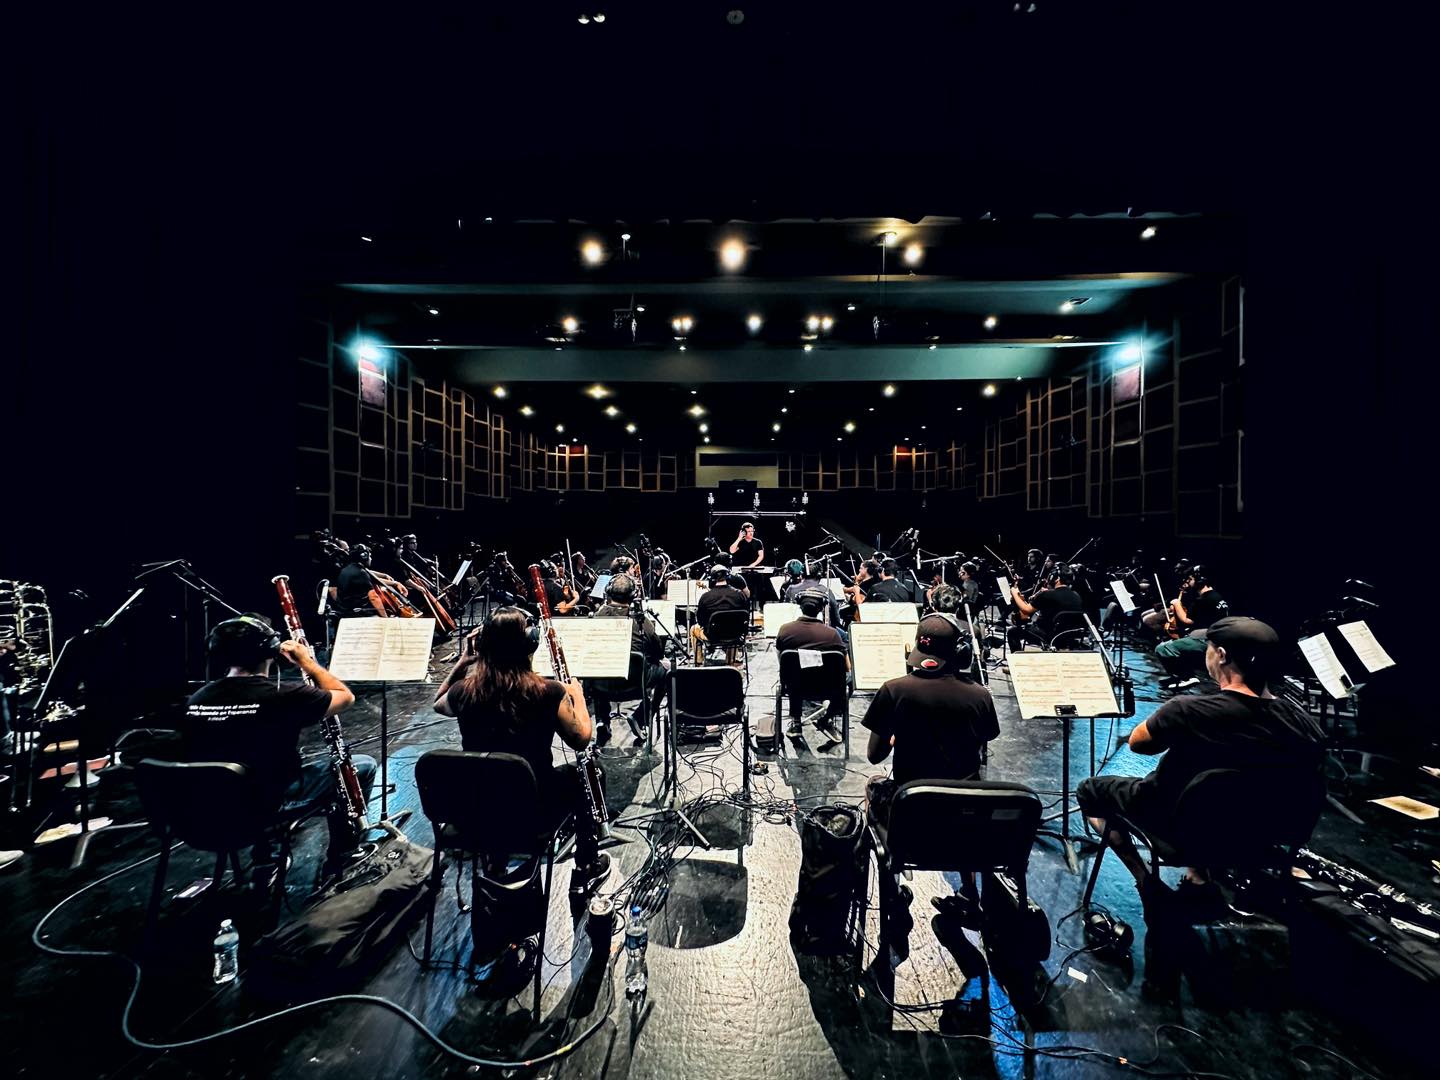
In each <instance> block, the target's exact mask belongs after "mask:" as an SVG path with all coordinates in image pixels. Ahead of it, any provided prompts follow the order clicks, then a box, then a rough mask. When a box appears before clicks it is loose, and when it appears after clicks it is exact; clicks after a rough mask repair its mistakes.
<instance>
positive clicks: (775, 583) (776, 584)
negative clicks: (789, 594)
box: [770, 574, 785, 598]
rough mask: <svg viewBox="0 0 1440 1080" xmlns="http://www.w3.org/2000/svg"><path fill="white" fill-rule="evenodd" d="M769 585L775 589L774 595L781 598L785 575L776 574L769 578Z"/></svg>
mask: <svg viewBox="0 0 1440 1080" xmlns="http://www.w3.org/2000/svg"><path fill="white" fill-rule="evenodd" d="M770 587H771V588H772V589H774V590H775V595H776V596H779V597H781V598H783V597H784V596H785V575H784V574H777V575H775V576H774V577H772V578H771V579H770Z"/></svg>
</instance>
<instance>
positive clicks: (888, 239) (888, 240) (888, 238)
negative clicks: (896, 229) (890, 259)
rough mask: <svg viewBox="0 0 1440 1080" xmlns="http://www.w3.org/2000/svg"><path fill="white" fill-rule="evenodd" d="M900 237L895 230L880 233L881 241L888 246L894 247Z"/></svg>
mask: <svg viewBox="0 0 1440 1080" xmlns="http://www.w3.org/2000/svg"><path fill="white" fill-rule="evenodd" d="M898 239H900V238H899V237H898V236H896V235H895V234H894V233H893V232H883V233H881V234H880V243H882V244H884V245H885V246H886V247H894V246H895V241H896V240H898Z"/></svg>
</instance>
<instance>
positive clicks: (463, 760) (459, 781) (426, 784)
mask: <svg viewBox="0 0 1440 1080" xmlns="http://www.w3.org/2000/svg"><path fill="white" fill-rule="evenodd" d="M415 785H416V787H417V788H418V789H419V792H420V805H421V807H422V808H423V809H424V811H425V816H426V817H428V818H429V819H430V822H431V824H432V825H433V826H434V827H435V861H434V864H433V867H432V869H431V873H430V907H429V910H428V911H427V912H426V915H425V955H424V959H423V961H422V963H423V964H424V965H425V966H427V967H428V966H429V965H430V955H431V948H432V944H433V938H434V931H435V904H436V901H437V900H438V898H439V895H440V889H441V887H442V885H443V884H444V877H445V861H444V860H445V853H446V852H455V853H458V854H459V855H460V862H459V864H458V866H463V865H464V863H465V856H466V855H469V856H471V858H470V865H471V876H472V879H475V880H479V881H481V882H483V883H484V884H485V885H486V886H487V887H488V888H490V889H492V890H494V891H495V893H496V894H497V895H501V896H510V897H513V898H514V899H515V902H516V903H517V904H518V903H520V902H522V898H523V896H524V893H525V891H526V890H527V889H529V888H530V887H531V886H532V885H534V884H535V882H536V881H537V880H539V878H540V872H541V870H542V868H543V870H544V872H545V875H544V882H543V884H542V886H541V890H540V891H541V897H542V898H543V899H542V902H543V905H544V911H545V915H544V918H542V920H541V922H540V930H539V943H538V945H537V949H536V954H535V1005H534V1008H533V1010H532V1011H533V1013H534V1016H535V1018H536V1019H537V1020H538V1019H539V1016H540V992H541V986H540V977H541V969H542V968H543V967H544V959H545V930H546V926H547V924H548V922H549V912H550V886H551V883H552V879H553V877H554V869H555V839H556V835H557V833H558V827H557V829H556V830H553V831H552V830H550V829H548V828H546V827H545V824H543V823H545V822H546V810H545V807H544V805H543V804H542V802H541V799H540V788H539V785H538V784H537V783H536V780H535V772H534V770H533V769H531V767H530V763H529V762H528V761H526V760H525V759H524V758H522V757H519V756H518V755H515V754H488V753H476V752H473V751H465V750H430V751H428V752H427V753H425V754H423V755H421V757H420V760H418V761H417V762H416V763H415ZM562 824H563V823H562ZM515 856H520V857H521V860H522V861H521V864H520V866H519V867H518V868H517V869H515V870H513V871H508V870H507V867H508V865H509V863H510V862H511V860H512V859H513V858H514V857H515ZM477 864H481V865H484V867H485V871H486V872H485V873H481V872H480V869H479V865H477ZM458 866H457V873H458V872H459V869H458ZM491 874H493V875H494V876H490V875H491ZM456 887H457V889H458V887H459V884H458V882H457V884H456Z"/></svg>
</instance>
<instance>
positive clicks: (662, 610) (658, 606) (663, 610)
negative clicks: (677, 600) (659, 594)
mask: <svg viewBox="0 0 1440 1080" xmlns="http://www.w3.org/2000/svg"><path fill="white" fill-rule="evenodd" d="M645 610H646V611H648V612H649V613H650V614H651V615H653V616H654V619H653V622H654V623H655V632H656V633H657V634H659V635H660V636H661V637H669V636H670V631H672V630H674V629H675V604H674V602H673V601H670V600H646V601H645ZM677 633H678V631H677Z"/></svg>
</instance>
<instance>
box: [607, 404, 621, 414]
mask: <svg viewBox="0 0 1440 1080" xmlns="http://www.w3.org/2000/svg"><path fill="white" fill-rule="evenodd" d="M605 415H606V416H619V415H620V410H619V409H617V408H616V407H615V406H614V405H606V406H605Z"/></svg>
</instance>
